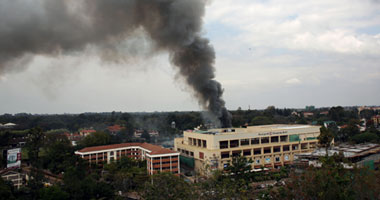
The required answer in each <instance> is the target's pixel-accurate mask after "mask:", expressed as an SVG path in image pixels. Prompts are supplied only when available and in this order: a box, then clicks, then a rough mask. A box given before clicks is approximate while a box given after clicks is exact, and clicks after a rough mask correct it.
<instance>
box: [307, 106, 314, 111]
mask: <svg viewBox="0 0 380 200" xmlns="http://www.w3.org/2000/svg"><path fill="white" fill-rule="evenodd" d="M305 110H307V111H313V110H315V106H306V107H305Z"/></svg>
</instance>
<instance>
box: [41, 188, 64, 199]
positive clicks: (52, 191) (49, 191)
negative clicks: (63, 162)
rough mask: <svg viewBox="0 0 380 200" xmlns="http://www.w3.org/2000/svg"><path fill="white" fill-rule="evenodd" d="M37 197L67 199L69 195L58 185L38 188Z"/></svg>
mask: <svg viewBox="0 0 380 200" xmlns="http://www.w3.org/2000/svg"><path fill="white" fill-rule="evenodd" d="M39 199H41V200H66V199H67V200H69V199H70V195H69V194H68V193H67V192H65V191H63V190H62V189H61V188H60V187H59V186H56V185H54V186H51V187H45V188H42V189H40V191H39Z"/></svg>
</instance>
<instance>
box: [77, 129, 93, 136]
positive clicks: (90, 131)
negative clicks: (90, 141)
mask: <svg viewBox="0 0 380 200" xmlns="http://www.w3.org/2000/svg"><path fill="white" fill-rule="evenodd" d="M95 132H96V130H94V129H82V130H80V131H79V134H80V135H81V136H88V135H90V134H91V133H95Z"/></svg>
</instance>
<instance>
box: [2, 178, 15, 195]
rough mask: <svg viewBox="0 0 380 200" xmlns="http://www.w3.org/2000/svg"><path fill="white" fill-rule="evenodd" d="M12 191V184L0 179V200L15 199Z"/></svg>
mask: <svg viewBox="0 0 380 200" xmlns="http://www.w3.org/2000/svg"><path fill="white" fill-rule="evenodd" d="M13 190H14V189H13V185H12V183H10V182H7V181H4V179H3V178H1V177H0V200H12V199H15V196H14V194H13Z"/></svg>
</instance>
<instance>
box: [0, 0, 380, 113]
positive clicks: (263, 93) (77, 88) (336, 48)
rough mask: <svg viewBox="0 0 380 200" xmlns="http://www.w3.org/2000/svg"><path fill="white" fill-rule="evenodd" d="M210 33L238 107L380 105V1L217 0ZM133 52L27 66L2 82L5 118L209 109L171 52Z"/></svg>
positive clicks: (207, 24)
mask: <svg viewBox="0 0 380 200" xmlns="http://www.w3.org/2000/svg"><path fill="white" fill-rule="evenodd" d="M204 34H205V36H207V37H208V38H209V39H210V41H211V43H212V44H213V46H214V48H215V51H216V65H215V66H216V79H217V80H218V81H220V82H221V83H222V84H223V87H224V89H225V92H224V99H225V100H226V106H227V108H228V109H232V110H235V109H237V108H238V107H239V106H240V107H242V108H243V109H247V108H248V106H250V107H251V109H261V108H265V107H267V106H269V105H275V106H276V107H281V108H283V107H288V108H289V107H292V108H294V107H297V108H299V107H304V106H305V105H315V106H317V107H322V106H335V105H345V106H349V105H379V104H380V1H377V0H362V1H356V0H355V1H354V0H318V1H298V0H287V1H283V0H282V1H281V0H278V1H264V0H259V1H253V0H239V1H236V0H235V1H232V0H214V1H211V2H210V4H209V5H208V7H207V9H206V16H205V18H204ZM143 40H144V36H139V35H138V36H136V38H134V39H130V40H128V41H126V44H128V45H125V46H126V48H127V47H128V46H133V47H139V46H140V45H142V46H143V44H142V43H141V41H143ZM141 49H144V48H143V47H142V48H141ZM125 53H126V57H128V61H127V62H126V63H119V64H116V63H105V62H103V61H100V59H98V58H97V56H95V54H91V53H86V55H82V54H79V55H77V54H73V55H62V56H58V57H56V58H48V57H43V56H36V57H33V60H32V61H31V62H29V63H28V64H24V63H22V62H20V63H19V65H25V66H24V67H23V68H24V70H17V71H12V72H10V73H7V74H3V75H0V105H1V106H0V113H19V112H27V113H80V112H103V111H123V112H136V111H175V110H199V106H198V104H197V100H196V99H194V98H193V97H192V95H191V92H189V91H188V88H187V86H186V85H185V84H184V83H183V81H182V80H181V79H180V78H179V77H177V76H176V71H175V68H173V67H172V66H171V64H170V63H169V61H168V55H167V54H165V53H161V54H158V55H155V56H154V57H151V58H150V57H146V56H142V55H143V53H141V52H135V51H132V52H131V51H129V50H128V49H125ZM140 53H141V54H142V55H141V54H140Z"/></svg>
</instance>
